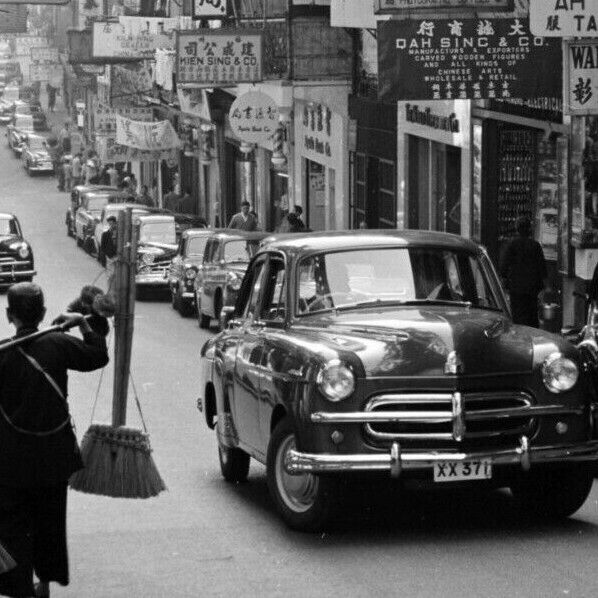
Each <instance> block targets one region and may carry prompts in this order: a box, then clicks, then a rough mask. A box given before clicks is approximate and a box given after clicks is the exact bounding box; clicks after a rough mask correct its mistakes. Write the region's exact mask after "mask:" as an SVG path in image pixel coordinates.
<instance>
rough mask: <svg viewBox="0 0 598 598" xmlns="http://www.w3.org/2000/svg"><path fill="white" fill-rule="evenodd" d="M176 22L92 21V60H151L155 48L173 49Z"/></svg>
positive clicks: (150, 19) (151, 20)
mask: <svg viewBox="0 0 598 598" xmlns="http://www.w3.org/2000/svg"><path fill="white" fill-rule="evenodd" d="M179 26H180V19H178V18H168V19H167V18H159V17H143V18H139V17H120V18H119V22H118V23H114V22H111V21H94V23H93V50H92V52H93V57H94V58H153V57H154V52H155V51H156V50H157V49H158V48H162V49H170V50H172V49H174V42H175V36H174V30H175V29H177V28H178V27H179Z"/></svg>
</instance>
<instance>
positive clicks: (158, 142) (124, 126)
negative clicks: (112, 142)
mask: <svg viewBox="0 0 598 598" xmlns="http://www.w3.org/2000/svg"><path fill="white" fill-rule="evenodd" d="M116 142H117V143H118V144H119V145H126V146H128V147H134V148H137V149H140V150H157V151H162V150H167V149H172V148H177V147H180V145H181V140H180V139H179V137H178V135H177V133H176V131H175V130H174V127H173V126H172V124H171V123H170V121H169V120H160V121H157V122H142V121H138V120H131V119H130V118H126V117H124V116H120V115H119V114H117V115H116Z"/></svg>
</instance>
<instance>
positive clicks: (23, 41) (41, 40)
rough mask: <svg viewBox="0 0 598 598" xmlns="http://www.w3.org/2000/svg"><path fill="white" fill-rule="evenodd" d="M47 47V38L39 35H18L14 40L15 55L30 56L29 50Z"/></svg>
mask: <svg viewBox="0 0 598 598" xmlns="http://www.w3.org/2000/svg"><path fill="white" fill-rule="evenodd" d="M2 18H3V19H4V16H3V17H2ZM47 45H48V40H47V38H45V37H42V36H41V35H20V36H19V37H16V38H15V55H16V56H30V54H31V48H38V47H39V48H41V47H43V46H47Z"/></svg>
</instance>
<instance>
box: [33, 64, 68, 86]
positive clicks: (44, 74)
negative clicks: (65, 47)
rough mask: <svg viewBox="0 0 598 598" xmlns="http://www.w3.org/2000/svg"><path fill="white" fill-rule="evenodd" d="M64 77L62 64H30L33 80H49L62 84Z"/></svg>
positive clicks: (52, 82)
mask: <svg viewBox="0 0 598 598" xmlns="http://www.w3.org/2000/svg"><path fill="white" fill-rule="evenodd" d="M62 78H63V70H62V65H61V64H30V65H29V79H30V80H31V81H48V82H49V83H51V84H52V85H60V84H61V81H62Z"/></svg>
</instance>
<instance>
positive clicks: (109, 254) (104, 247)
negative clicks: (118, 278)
mask: <svg viewBox="0 0 598 598" xmlns="http://www.w3.org/2000/svg"><path fill="white" fill-rule="evenodd" d="M106 222H107V223H108V229H107V230H105V231H104V232H103V233H102V237H101V239H100V251H101V252H102V255H103V256H104V258H106V275H107V277H108V291H107V292H108V293H110V292H114V289H113V288H112V285H113V283H114V268H115V265H116V250H117V241H116V216H108V218H106Z"/></svg>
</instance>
